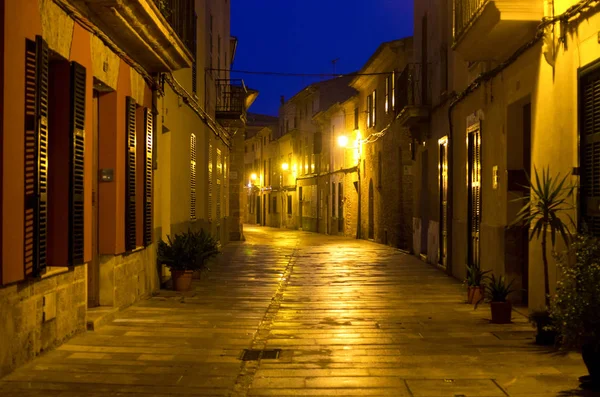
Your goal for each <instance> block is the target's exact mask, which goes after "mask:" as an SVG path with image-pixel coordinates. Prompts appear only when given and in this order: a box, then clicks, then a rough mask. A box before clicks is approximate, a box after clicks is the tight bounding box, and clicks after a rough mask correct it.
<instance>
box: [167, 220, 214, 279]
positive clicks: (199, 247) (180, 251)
mask: <svg viewBox="0 0 600 397" xmlns="http://www.w3.org/2000/svg"><path fill="white" fill-rule="evenodd" d="M219 253H220V251H219V243H218V242H217V241H216V240H215V239H214V238H213V237H212V236H211V235H210V234H207V233H205V232H204V230H201V231H199V232H194V231H191V230H188V231H187V232H185V233H178V234H175V235H174V236H173V237H172V238H171V236H167V241H166V242H165V241H163V240H160V241H159V242H158V251H157V260H158V262H159V263H161V264H164V265H166V266H167V267H168V268H169V269H171V271H173V270H202V269H204V268H205V267H206V261H207V260H208V259H210V258H212V257H214V256H216V255H218V254H219Z"/></svg>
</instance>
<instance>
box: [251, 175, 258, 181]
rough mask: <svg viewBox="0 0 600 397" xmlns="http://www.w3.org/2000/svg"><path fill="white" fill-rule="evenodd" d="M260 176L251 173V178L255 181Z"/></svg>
mask: <svg viewBox="0 0 600 397" xmlns="http://www.w3.org/2000/svg"><path fill="white" fill-rule="evenodd" d="M257 178H258V177H257V176H256V174H252V175H250V179H252V180H253V181H255V180H256V179H257Z"/></svg>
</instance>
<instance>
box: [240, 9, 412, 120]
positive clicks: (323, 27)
mask: <svg viewBox="0 0 600 397" xmlns="http://www.w3.org/2000/svg"><path fill="white" fill-rule="evenodd" d="M413 1H414V0H346V1H344V0H231V33H232V35H234V36H236V37H237V38H238V49H237V53H236V58H235V63H234V66H233V69H236V70H251V71H275V72H291V73H333V65H332V63H331V61H332V60H334V59H336V58H339V61H338V62H337V64H336V73H350V72H355V71H358V70H359V69H360V68H361V67H362V66H363V65H364V63H365V62H366V61H367V60H368V59H369V57H370V56H371V55H372V54H373V52H375V50H376V49H377V47H378V46H379V44H381V43H382V42H384V41H389V40H395V39H399V38H403V37H407V36H411V35H412V32H413ZM232 78H243V79H244V81H245V82H246V85H247V86H248V87H250V88H253V89H257V90H259V91H260V94H259V96H258V99H257V100H256V102H254V105H252V107H251V109H250V111H251V112H252V113H264V114H270V115H274V116H276V115H277V112H278V109H279V100H280V96H281V95H284V96H285V97H286V99H289V98H290V97H291V96H293V95H294V94H295V93H297V92H298V91H299V90H301V89H302V88H303V87H304V86H306V85H308V84H311V83H313V82H315V81H319V80H320V79H319V78H311V77H274V76H257V75H236V74H232Z"/></svg>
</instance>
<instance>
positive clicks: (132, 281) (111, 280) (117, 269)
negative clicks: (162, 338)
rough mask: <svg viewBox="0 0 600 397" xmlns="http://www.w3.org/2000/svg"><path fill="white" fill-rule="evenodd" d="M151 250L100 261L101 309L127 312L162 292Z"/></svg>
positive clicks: (154, 257)
mask: <svg viewBox="0 0 600 397" xmlns="http://www.w3.org/2000/svg"><path fill="white" fill-rule="evenodd" d="M158 280H159V278H158V267H157V265H156V253H155V252H154V249H153V248H152V247H149V248H146V249H144V250H140V251H136V252H133V253H130V254H126V255H116V256H102V257H100V305H101V306H112V307H117V308H121V309H122V308H125V307H127V306H130V305H131V304H133V303H135V302H137V301H139V300H141V299H144V298H147V297H149V296H150V294H151V293H152V291H154V290H157V289H158V288H159V284H158Z"/></svg>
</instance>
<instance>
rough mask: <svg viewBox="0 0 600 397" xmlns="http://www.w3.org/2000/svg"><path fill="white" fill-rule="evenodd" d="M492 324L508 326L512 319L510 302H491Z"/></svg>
mask: <svg viewBox="0 0 600 397" xmlns="http://www.w3.org/2000/svg"><path fill="white" fill-rule="evenodd" d="M490 306H491V308H492V323H494V324H508V323H510V320H511V318H512V305H511V303H510V302H508V301H506V302H492V303H491V304H490Z"/></svg>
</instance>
